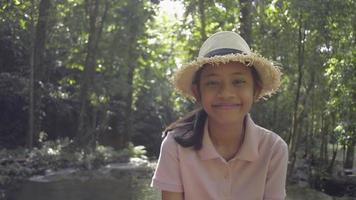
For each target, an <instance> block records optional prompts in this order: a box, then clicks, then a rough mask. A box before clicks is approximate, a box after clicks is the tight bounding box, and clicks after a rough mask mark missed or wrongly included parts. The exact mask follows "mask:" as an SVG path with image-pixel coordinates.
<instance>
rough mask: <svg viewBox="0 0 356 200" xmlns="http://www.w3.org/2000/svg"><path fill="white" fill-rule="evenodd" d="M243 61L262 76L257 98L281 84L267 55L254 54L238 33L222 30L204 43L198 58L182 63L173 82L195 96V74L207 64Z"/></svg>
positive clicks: (271, 91)
mask: <svg viewBox="0 0 356 200" xmlns="http://www.w3.org/2000/svg"><path fill="white" fill-rule="evenodd" d="M228 62H241V63H243V64H245V65H246V66H248V67H254V68H255V69H256V71H257V73H258V74H259V76H260V79H261V82H262V84H261V85H262V88H261V92H260V94H259V96H258V97H257V99H260V98H264V97H268V96H271V95H272V94H273V93H275V92H276V91H277V90H278V88H279V86H280V78H281V74H282V73H281V72H280V70H279V68H278V67H277V66H275V65H273V63H272V62H271V61H269V60H267V59H266V58H264V57H262V56H260V55H258V54H256V53H253V52H252V51H251V50H250V47H249V46H248V44H247V43H246V41H245V40H244V39H243V38H242V37H241V36H240V35H239V34H237V33H235V32H231V31H222V32H218V33H215V34H214V35H212V36H210V37H209V38H208V39H207V40H206V41H205V42H204V43H203V45H202V46H201V48H200V51H199V55H198V57H197V58H196V59H195V60H194V61H193V62H191V63H188V64H185V65H183V66H182V67H181V68H180V69H179V70H178V71H177V72H176V73H175V74H174V76H173V84H174V86H175V87H176V89H177V90H178V91H179V92H180V93H181V94H183V95H184V96H186V97H188V98H191V99H194V95H193V92H192V85H193V79H194V76H195V73H196V72H197V71H198V70H199V69H200V68H201V67H202V66H203V65H204V64H207V63H209V64H219V63H228Z"/></svg>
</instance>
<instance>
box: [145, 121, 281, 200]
mask: <svg viewBox="0 0 356 200" xmlns="http://www.w3.org/2000/svg"><path fill="white" fill-rule="evenodd" d="M207 124H208V122H206V123H205V129H204V136H203V147H202V149H201V150H199V151H195V150H194V149H192V148H184V147H182V146H180V145H179V144H178V143H176V141H175V140H174V138H173V134H172V133H169V134H168V135H167V137H166V138H165V139H164V140H163V142H162V146H161V154H160V157H159V160H158V165H157V168H156V171H155V173H154V176H153V178H152V183H151V186H153V187H156V188H158V189H160V190H164V191H171V192H184V199H185V200H222V199H230V200H261V199H266V200H267V199H273V200H282V199H284V198H285V197H286V192H285V181H286V173H287V162H288V147H287V144H286V143H285V142H284V141H283V139H282V138H281V137H279V136H278V135H277V134H275V133H273V132H271V131H269V130H267V129H264V128H262V127H260V126H258V125H256V124H255V123H254V122H253V121H252V119H251V118H250V116H249V115H247V120H246V132H245V138H244V141H243V144H242V146H241V148H240V150H239V152H238V153H237V154H236V156H235V157H234V158H233V159H231V160H229V161H228V162H226V160H225V159H224V158H222V157H221V156H220V155H219V154H218V153H217V151H216V149H215V147H214V145H213V144H212V142H211V139H210V136H209V133H208V128H207V127H208V126H207Z"/></svg>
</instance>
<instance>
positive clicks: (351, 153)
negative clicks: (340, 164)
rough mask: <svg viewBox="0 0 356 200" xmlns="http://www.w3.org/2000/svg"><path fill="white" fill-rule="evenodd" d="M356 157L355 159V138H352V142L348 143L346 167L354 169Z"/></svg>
mask: <svg viewBox="0 0 356 200" xmlns="http://www.w3.org/2000/svg"><path fill="white" fill-rule="evenodd" d="M354 159H355V140H352V141H351V142H350V144H348V145H347V149H346V159H345V163H344V169H353V164H354Z"/></svg>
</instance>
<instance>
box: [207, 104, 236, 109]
mask: <svg viewBox="0 0 356 200" xmlns="http://www.w3.org/2000/svg"><path fill="white" fill-rule="evenodd" d="M241 105H242V104H237V103H236V104H231V103H228V104H225V103H223V104H213V105H212V107H213V108H218V109H233V108H237V107H240V106H241Z"/></svg>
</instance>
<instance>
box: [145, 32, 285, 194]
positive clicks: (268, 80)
mask: <svg viewBox="0 0 356 200" xmlns="http://www.w3.org/2000/svg"><path fill="white" fill-rule="evenodd" d="M280 76H281V72H280V71H279V69H278V68H277V67H276V66H274V65H273V64H272V63H271V62H270V61H268V60H267V59H265V58H263V57H261V56H259V55H257V54H254V53H252V52H251V50H250V48H249V46H248V45H247V43H246V42H245V40H244V39H243V38H242V37H241V36H240V35H238V34H236V33H234V32H230V31H224V32H218V33H216V34H214V35H212V36H211V37H210V38H208V39H207V40H206V41H205V42H204V43H203V45H202V47H201V48H200V51H199V56H198V58H197V59H196V60H195V61H193V62H192V63H190V64H187V65H185V66H183V67H182V68H181V69H180V70H179V71H178V72H177V73H176V74H175V76H174V84H175V86H176V88H177V89H178V91H180V92H181V93H182V94H183V95H185V96H187V97H188V98H194V100H195V101H196V102H198V103H199V104H200V105H201V109H198V110H195V111H193V112H192V113H190V114H189V115H187V116H186V117H184V118H182V119H180V120H178V121H176V122H175V123H173V124H171V125H170V126H169V127H168V128H167V129H166V130H165V132H164V133H165V138H164V140H163V142H162V146H161V153H160V157H159V160H158V165H157V168H156V171H155V174H154V176H153V178H152V186H154V187H156V188H159V189H160V190H161V191H162V199H163V200H182V199H185V200H222V199H230V200H260V199H273V200H282V199H284V198H285V196H286V193H285V180H286V172H287V162H288V148H287V145H286V143H285V142H284V141H283V140H282V139H281V138H280V137H279V136H278V135H277V134H275V133H273V132H271V131H269V130H267V129H264V128H262V127H260V126H258V125H256V124H255V123H254V122H253V121H252V119H251V117H250V115H249V111H250V110H251V106H252V105H253V103H254V102H255V101H257V100H259V99H261V98H263V97H266V96H270V95H271V94H273V93H274V92H275V91H276V90H277V89H278V87H279V85H280Z"/></svg>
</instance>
